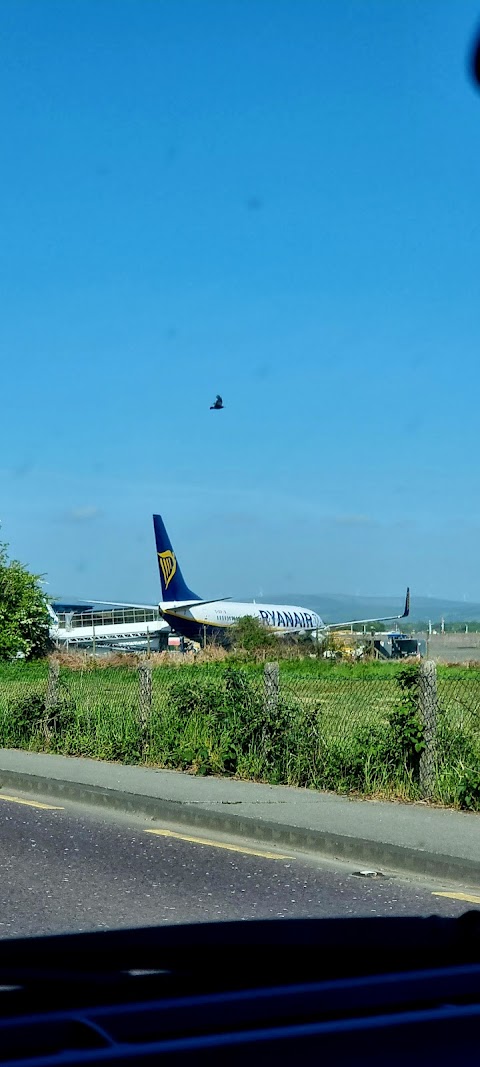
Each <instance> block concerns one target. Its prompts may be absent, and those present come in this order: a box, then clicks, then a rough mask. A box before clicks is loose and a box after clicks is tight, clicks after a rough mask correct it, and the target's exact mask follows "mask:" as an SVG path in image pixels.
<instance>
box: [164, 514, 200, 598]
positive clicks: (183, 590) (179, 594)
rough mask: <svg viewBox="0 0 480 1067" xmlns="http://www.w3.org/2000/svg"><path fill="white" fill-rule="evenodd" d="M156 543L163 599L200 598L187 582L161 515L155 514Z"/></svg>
mask: <svg viewBox="0 0 480 1067" xmlns="http://www.w3.org/2000/svg"><path fill="white" fill-rule="evenodd" d="M153 527H154V530H155V543H156V546H157V558H158V569H159V571H160V585H161V588H162V601H163V600H167V601H168V600H200V597H199V596H197V594H196V593H192V590H191V589H189V588H188V585H186V584H185V581H184V578H183V574H182V572H181V570H180V567H179V566H178V563H177V557H176V555H175V553H174V551H173V548H172V545H171V542H170V538H169V536H168V534H167V531H166V529H165V526H164V524H163V519H162V517H161V516H160V515H154V516H153Z"/></svg>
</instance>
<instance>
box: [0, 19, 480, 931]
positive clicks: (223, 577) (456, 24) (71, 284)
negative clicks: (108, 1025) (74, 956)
mask: <svg viewBox="0 0 480 1067" xmlns="http://www.w3.org/2000/svg"><path fill="white" fill-rule="evenodd" d="M478 16H479V5H478V3H477V2H474V0H458V2H457V3H455V4H451V3H447V2H444V0H437V2H436V3H435V4H432V3H431V2H430V0H417V2H416V3H415V4H405V3H402V2H401V0H390V2H389V3H385V0H367V2H365V3H359V2H354V0H300V2H295V3H294V2H293V0H261V2H260V0H258V2H256V0H246V2H243V3H240V2H237V0H225V2H218V0H201V2H197V0H182V3H181V4H179V3H171V2H164V0H156V2H152V0H121V2H119V0H102V2H101V3H100V2H97V3H93V2H91V0H70V2H69V3H68V4H65V3H60V2H58V0H43V2H42V3H38V2H37V0H3V2H2V3H1V4H0V25H1V28H2V32H1V44H0V49H1V52H2V63H1V65H0V83H1V94H0V113H1V120H2V127H1V128H2V133H3V147H2V163H1V167H0V212H1V219H2V265H3V270H2V296H3V299H2V315H1V319H0V338H1V350H2V353H3V363H2V386H3V388H2V401H3V402H2V418H1V420H0V441H1V452H0V454H1V459H0V465H1V468H2V494H1V496H2V499H1V530H0V541H1V545H0V746H1V751H0V807H1V809H2V813H3V819H2V829H1V843H2V857H3V858H2V871H3V881H2V893H3V901H2V909H1V914H0V936H4V937H10V936H14V935H21V934H46V933H52V932H59V931H74V930H95V929H105V928H116V927H123V926H148V925H158V924H172V923H180V922H196V921H206V920H212V919H220V920H227V919H239V920H243V919H250V918H284V917H285V918H292V917H305V916H317V917H318V916H342V917H343V916H355V915H358V916H362V915H369V916H372V915H386V914H404V915H425V914H430V913H432V912H434V911H435V912H438V913H439V914H442V915H457V914H459V913H460V912H461V911H463V910H464V908H465V906H466V903H468V904H469V905H471V906H475V905H476V904H479V903H480V894H479V892H478V890H476V889H475V886H476V885H478V875H479V873H480V872H479V866H480V854H479V849H478V841H477V837H478V827H477V823H476V818H477V814H478V811H479V810H480V773H479V770H478V767H479V759H480V580H479V577H478V567H477V556H478V530H479V522H480V519H479V516H478V515H477V510H476V509H477V505H476V499H477V493H476V487H477V481H478V472H477V422H478V412H477V406H478V401H477V385H478V373H479V372H478V336H477V335H478V306H479V295H480V294H479V292H478V270H477V262H476V261H477V256H478V240H477V234H476V229H477V220H478V190H479V187H480V139H479V129H480V98H479V96H478V93H477V92H476V89H475V86H474V84H473V80H472V77H471V73H470V69H469V62H470V60H469V55H470V50H471V48H472V46H473V42H474V39H475V33H476V30H477V24H478ZM152 517H153V522H152ZM466 812H468V813H470V814H469V816H468V818H467V817H466V815H465V813H466Z"/></svg>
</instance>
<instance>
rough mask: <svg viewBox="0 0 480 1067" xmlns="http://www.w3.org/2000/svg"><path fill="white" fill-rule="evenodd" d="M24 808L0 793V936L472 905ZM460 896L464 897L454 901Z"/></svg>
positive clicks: (393, 883)
mask: <svg viewBox="0 0 480 1067" xmlns="http://www.w3.org/2000/svg"><path fill="white" fill-rule="evenodd" d="M39 800H41V798H39ZM35 803H36V800H35V798H32V796H31V795H30V794H29V795H28V796H27V795H25V794H16V799H5V797H4V795H1V796H0V819H1V838H0V840H1V851H0V872H1V879H0V937H13V936H16V937H18V936H25V935H31V934H47V933H59V932H63V931H84V930H95V929H104V928H115V927H121V926H136V925H139V926H145V925H156V924H160V923H180V922H199V921H208V920H219V919H248V918H280V917H289V918H293V917H305V916H316V917H331V916H337V915H340V916H353V915H369V916H372V915H407V914H409V915H430V914H432V913H433V912H436V913H437V914H442V915H458V914H461V912H462V911H464V910H465V909H466V908H469V907H472V906H475V903H476V902H477V903H478V905H479V906H480V892H479V894H478V896H477V897H475V891H474V890H473V891H472V890H471V889H470V890H468V888H465V887H458V886H457V887H455V886H442V885H439V884H438V885H434V884H432V883H426V882H425V883H422V882H420V881H418V880H415V881H414V880H407V879H406V878H405V877H404V876H395V875H394V874H390V875H387V876H384V877H375V878H372V877H362V876H358V875H356V874H355V873H354V868H353V867H352V866H351V865H347V864H341V863H340V862H339V863H333V862H331V861H325V862H323V861H319V860H318V857H315V858H313V857H309V856H305V855H303V854H294V853H290V854H289V855H286V854H285V852H283V853H281V852H280V851H278V852H274V851H268V850H267V849H266V850H265V851H263V850H262V849H261V847H260V846H259V845H258V843H257V842H255V843H251V842H241V843H240V844H239V842H238V840H236V841H232V840H230V841H228V840H226V839H225V838H220V837H215V838H214V835H211V834H209V835H208V838H209V839H210V841H209V843H199V840H198V839H199V838H201V836H202V835H201V834H199V833H198V831H196V830H193V831H192V834H191V839H186V838H188V833H187V831H186V830H185V827H182V828H179V830H178V834H177V831H176V830H175V828H171V827H170V828H167V827H165V826H162V825H161V824H159V823H156V822H152V821H147V820H142V819H140V818H135V817H130V816H129V817H126V816H121V815H118V814H113V813H110V812H108V813H107V814H105V813H104V812H103V811H102V812H99V811H96V810H95V809H93V808H87V807H80V806H79V805H75V804H70V803H65V805H64V807H63V808H56V809H55V808H54V807H52V806H51V805H49V804H47V803H46V802H44V803H45V806H44V807H36V806H34V805H35ZM152 831H155V832H152ZM158 831H160V833H159V832H158ZM165 831H167V836H165ZM232 845H233V850H232ZM249 848H250V849H251V852H248V849H249ZM237 849H240V851H238V850H237ZM462 890H463V892H464V893H465V894H466V896H467V897H470V898H471V899H469V900H463V899H458V895H459V893H460V894H461V892H462ZM436 892H446V893H448V894H449V895H448V896H437V895H435V894H436ZM472 893H473V896H472Z"/></svg>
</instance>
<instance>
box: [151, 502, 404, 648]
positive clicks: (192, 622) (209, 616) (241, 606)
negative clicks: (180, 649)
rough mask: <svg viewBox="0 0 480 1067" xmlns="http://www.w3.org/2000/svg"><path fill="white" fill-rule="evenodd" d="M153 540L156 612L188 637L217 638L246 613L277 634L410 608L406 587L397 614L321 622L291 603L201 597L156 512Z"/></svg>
mask: <svg viewBox="0 0 480 1067" xmlns="http://www.w3.org/2000/svg"><path fill="white" fill-rule="evenodd" d="M153 526H154V531H155V543H156V548H157V557H158V568H159V572H160V585H161V590H162V599H161V601H160V603H159V604H158V608H159V611H160V614H161V616H162V618H163V619H165V621H166V622H168V623H169V625H170V626H171V627H172V630H175V631H176V633H178V634H182V635H183V636H184V637H186V638H188V639H189V640H191V641H200V642H202V641H203V642H205V640H206V638H207V637H214V638H216V639H217V640H219V639H220V640H221V638H222V635H225V634H226V633H227V632H228V630H229V628H230V627H232V626H234V625H235V623H236V622H238V620H239V619H242V618H244V617H245V616H246V615H249V616H253V618H255V619H258V620H259V622H260V623H262V624H263V625H264V626H266V627H267V628H268V629H269V631H270V632H272V633H275V634H279V635H288V634H300V633H310V634H311V635H312V636H314V635H315V633H323V634H325V633H326V632H328V631H330V630H336V629H340V628H344V627H346V626H354V625H358V624H360V625H361V624H363V625H367V624H368V623H373V622H392V621H394V620H397V619H405V618H406V617H407V615H408V614H409V612H410V590H409V589H407V595H406V598H405V607H404V610H403V612H402V614H401V615H388V616H386V617H384V618H377V619H352V620H349V621H348V622H341V623H340V622H339V623H330V624H326V623H324V621H323V619H322V618H321V617H320V615H317V613H316V612H315V611H309V610H308V609H306V608H301V607H296V606H293V605H291V604H255V603H239V602H236V601H232V600H231V598H230V597H222V598H221V599H217V600H202V599H201V597H199V596H198V595H197V593H193V592H192V590H191V589H189V588H188V586H187V585H186V583H185V580H184V578H183V575H182V572H181V570H180V566H179V563H178V560H177V557H176V555H175V553H174V551H173V548H172V544H171V542H170V538H169V536H168V534H167V531H166V529H165V525H164V522H163V519H162V517H161V516H160V515H154V516H153Z"/></svg>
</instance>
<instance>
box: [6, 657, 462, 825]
mask: <svg viewBox="0 0 480 1067" xmlns="http://www.w3.org/2000/svg"><path fill="white" fill-rule="evenodd" d="M0 745H1V746H3V747H10V748H27V749H30V750H36V751H40V750H42V751H48V752H57V753H63V754H65V755H75V756H91V757H95V758H101V759H107V760H117V761H121V762H124V763H147V764H152V765H157V766H163V767H171V768H178V769H183V770H189V771H191V772H192V773H198V774H230V775H232V774H234V775H237V776H238V777H242V778H246V779H253V780H262V781H267V782H271V783H284V784H290V785H298V786H305V787H310V788H314V789H330V790H336V791H338V792H343V793H349V792H350V793H360V794H364V795H370V796H372V795H377V796H387V797H388V796H390V797H393V796H395V797H399V798H403V799H405V800H407V799H410V800H415V799H420V798H427V799H432V800H434V801H437V802H440V803H443V804H447V805H452V804H453V805H456V806H459V807H463V808H469V809H473V810H480V669H476V668H463V667H462V668H459V667H456V666H455V667H436V666H435V664H433V663H430V662H426V663H423V664H418V663H412V664H406V665H398V664H352V665H347V664H330V663H326V662H325V661H317V660H315V661H312V660H305V661H302V660H300V661H296V662H295V661H288V662H286V663H283V662H281V663H280V664H276V663H266V664H261V665H259V664H253V663H243V664H242V663H236V662H234V661H224V662H219V663H210V664H209V663H203V664H190V665H182V666H173V665H172V666H169V665H163V666H152V665H151V664H150V663H149V662H148V661H146V660H143V661H141V662H140V663H131V664H129V665H127V666H110V665H107V666H102V667H100V666H98V665H95V662H92V664H89V663H87V662H86V661H85V663H84V665H83V667H82V669H77V670H75V669H72V668H71V667H68V666H63V665H62V664H61V663H59V662H58V661H55V660H53V661H50V663H49V662H47V661H44V662H39V663H22V662H20V663H9V664H3V665H1V667H0Z"/></svg>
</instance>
